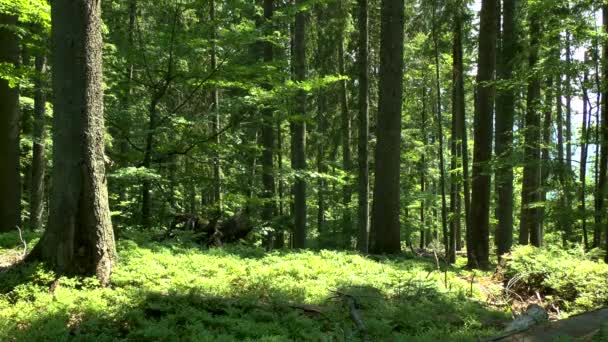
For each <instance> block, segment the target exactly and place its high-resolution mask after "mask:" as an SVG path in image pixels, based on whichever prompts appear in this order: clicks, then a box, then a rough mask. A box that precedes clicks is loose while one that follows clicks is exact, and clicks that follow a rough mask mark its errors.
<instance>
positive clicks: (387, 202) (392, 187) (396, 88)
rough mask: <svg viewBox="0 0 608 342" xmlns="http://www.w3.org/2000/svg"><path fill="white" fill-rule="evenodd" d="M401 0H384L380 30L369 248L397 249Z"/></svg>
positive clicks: (380, 252)
mask: <svg viewBox="0 0 608 342" xmlns="http://www.w3.org/2000/svg"><path fill="white" fill-rule="evenodd" d="M404 20H405V18H404V2H403V0H383V1H382V8H381V32H380V82H379V85H378V88H379V99H378V123H377V133H376V136H377V137H378V138H377V139H378V142H377V145H376V156H375V160H376V163H375V166H376V169H375V181H374V200H373V204H372V231H373V232H374V233H373V235H374V241H372V246H371V247H372V248H371V250H372V252H373V253H377V254H382V253H388V254H390V253H399V252H400V250H401V230H400V224H399V213H400V210H399V206H400V203H399V194H400V187H399V174H400V161H401V155H400V153H401V107H402V95H403V30H404Z"/></svg>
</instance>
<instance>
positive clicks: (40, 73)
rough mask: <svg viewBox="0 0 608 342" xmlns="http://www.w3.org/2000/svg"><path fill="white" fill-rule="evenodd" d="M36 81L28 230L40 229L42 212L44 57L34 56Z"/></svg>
mask: <svg viewBox="0 0 608 342" xmlns="http://www.w3.org/2000/svg"><path fill="white" fill-rule="evenodd" d="M35 64H36V65H35V68H36V80H35V94H34V136H33V139H32V140H33V144H34V148H33V151H32V181H31V186H30V191H31V193H30V228H31V229H38V228H42V214H43V211H44V174H45V166H46V165H45V164H46V159H45V157H44V148H45V147H44V146H45V139H46V128H45V125H46V117H45V116H46V91H45V84H44V82H43V79H44V77H45V75H44V74H45V73H46V56H45V55H44V54H40V55H37V56H36V62H35Z"/></svg>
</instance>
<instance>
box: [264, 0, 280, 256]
mask: <svg viewBox="0 0 608 342" xmlns="http://www.w3.org/2000/svg"><path fill="white" fill-rule="evenodd" d="M273 12H274V1H273V0H264V19H265V20H266V23H265V34H266V35H271V34H272V17H273ZM262 58H263V60H264V63H267V64H272V61H273V47H272V43H270V42H265V43H264V48H263V56H262ZM264 87H265V88H266V89H267V90H270V89H271V85H270V84H269V82H268V83H266V84H265V85H264ZM273 111H274V108H272V107H266V108H264V109H263V110H262V116H263V123H262V145H263V148H264V150H263V151H262V185H263V187H264V192H263V197H264V200H265V203H264V210H263V212H262V220H264V221H266V223H267V224H269V223H270V222H271V221H272V219H273V217H274V216H275V214H276V208H277V206H276V202H275V199H274V198H275V192H276V189H275V181H274V129H275V128H274V126H275V125H274V115H273ZM273 235H274V234H271V235H269V236H268V238H267V241H266V244H265V245H266V247H267V248H271V247H272V240H273Z"/></svg>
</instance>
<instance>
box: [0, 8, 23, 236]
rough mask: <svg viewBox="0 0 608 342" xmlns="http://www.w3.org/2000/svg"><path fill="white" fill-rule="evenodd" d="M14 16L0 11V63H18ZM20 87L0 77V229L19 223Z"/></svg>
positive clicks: (11, 227) (8, 228)
mask: <svg viewBox="0 0 608 342" xmlns="http://www.w3.org/2000/svg"><path fill="white" fill-rule="evenodd" d="M14 25H17V17H15V16H10V15H7V14H0V46H1V47H2V48H0V63H9V64H13V65H15V66H16V65H17V64H19V40H18V39H19V38H18V37H17V35H16V33H15V32H16V31H15V30H14V27H10V26H14ZM19 121H20V115H19V88H17V87H16V86H15V87H10V86H9V84H8V81H7V80H5V79H0V165H2V167H0V189H2V190H0V232H9V231H13V230H15V229H16V227H19V226H21V175H20V170H19V126H20V122H19Z"/></svg>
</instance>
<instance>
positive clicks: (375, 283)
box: [0, 231, 505, 341]
mask: <svg viewBox="0 0 608 342" xmlns="http://www.w3.org/2000/svg"><path fill="white" fill-rule="evenodd" d="M125 234H126V235H127V236H129V237H130V239H129V240H122V241H119V254H120V256H119V263H118V265H117V266H116V268H115V270H114V273H113V276H112V283H111V286H110V287H108V288H101V287H99V286H98V283H97V282H96V280H94V279H92V278H67V277H61V278H59V279H58V281H54V279H55V275H53V273H52V272H49V271H46V270H45V269H44V267H42V265H39V264H30V265H27V266H24V267H21V268H17V269H11V270H8V271H4V272H3V274H2V277H1V278H0V293H1V294H0V339H2V340H5V341H24V340H27V341H47V340H53V341H69V340H79V341H90V340H95V341H116V340H164V341H173V340H189V341H192V340H198V341H204V340H215V341H236V340H239V341H252V340H256V341H292V340H306V341H327V340H338V341H340V340H352V339H353V337H354V336H356V335H357V331H356V327H355V325H354V323H353V322H352V321H351V319H350V316H349V311H348V309H347V308H346V307H345V305H344V303H343V300H342V299H341V298H340V297H339V296H338V297H337V293H347V294H349V295H352V296H354V297H355V298H357V300H358V310H360V311H361V313H362V315H363V317H364V320H365V324H366V326H367V329H368V334H369V337H370V338H371V339H372V340H376V341H378V340H408V341H410V340H415V341H424V340H426V341H431V340H437V339H443V338H446V336H449V338H450V340H454V341H459V340H463V341H464V340H474V338H475V336H479V335H485V334H492V333H494V329H495V328H492V327H491V326H489V325H488V324H487V323H484V322H488V321H490V320H492V318H491V317H495V319H498V320H501V319H503V318H504V317H505V316H504V313H501V312H494V311H489V310H488V309H485V308H483V307H482V306H480V305H479V304H478V303H477V302H475V301H470V300H469V299H468V298H466V293H467V291H468V284H467V283H466V282H464V281H462V280H460V279H459V278H457V277H456V274H454V273H453V272H451V271H450V272H449V284H450V285H449V288H446V287H445V286H444V284H443V275H440V274H438V273H436V272H434V269H435V265H434V263H433V262H430V260H429V261H427V260H424V259H406V258H394V259H381V260H372V259H369V258H365V257H362V256H360V255H357V254H354V253H347V252H333V251H319V252H312V251H306V252H301V253H296V252H293V253H292V252H278V251H277V252H272V253H265V252H264V251H263V250H262V249H259V248H254V247H245V246H229V247H226V248H223V249H210V250H200V249H199V248H198V247H197V246H195V245H192V244H190V243H188V242H185V243H181V244H180V243H175V242H163V243H158V242H149V241H150V239H151V236H150V235H149V234H142V233H140V232H137V231H125ZM28 237H29V238H32V236H28ZM0 243H1V244H2V246H3V247H4V248H8V247H11V246H15V247H16V248H18V246H19V243H18V242H17V241H16V240H15V234H2V235H0ZM53 284H54V285H53ZM49 286H51V288H52V289H51V290H50V287H49ZM315 310H317V311H318V312H317V311H315Z"/></svg>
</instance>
